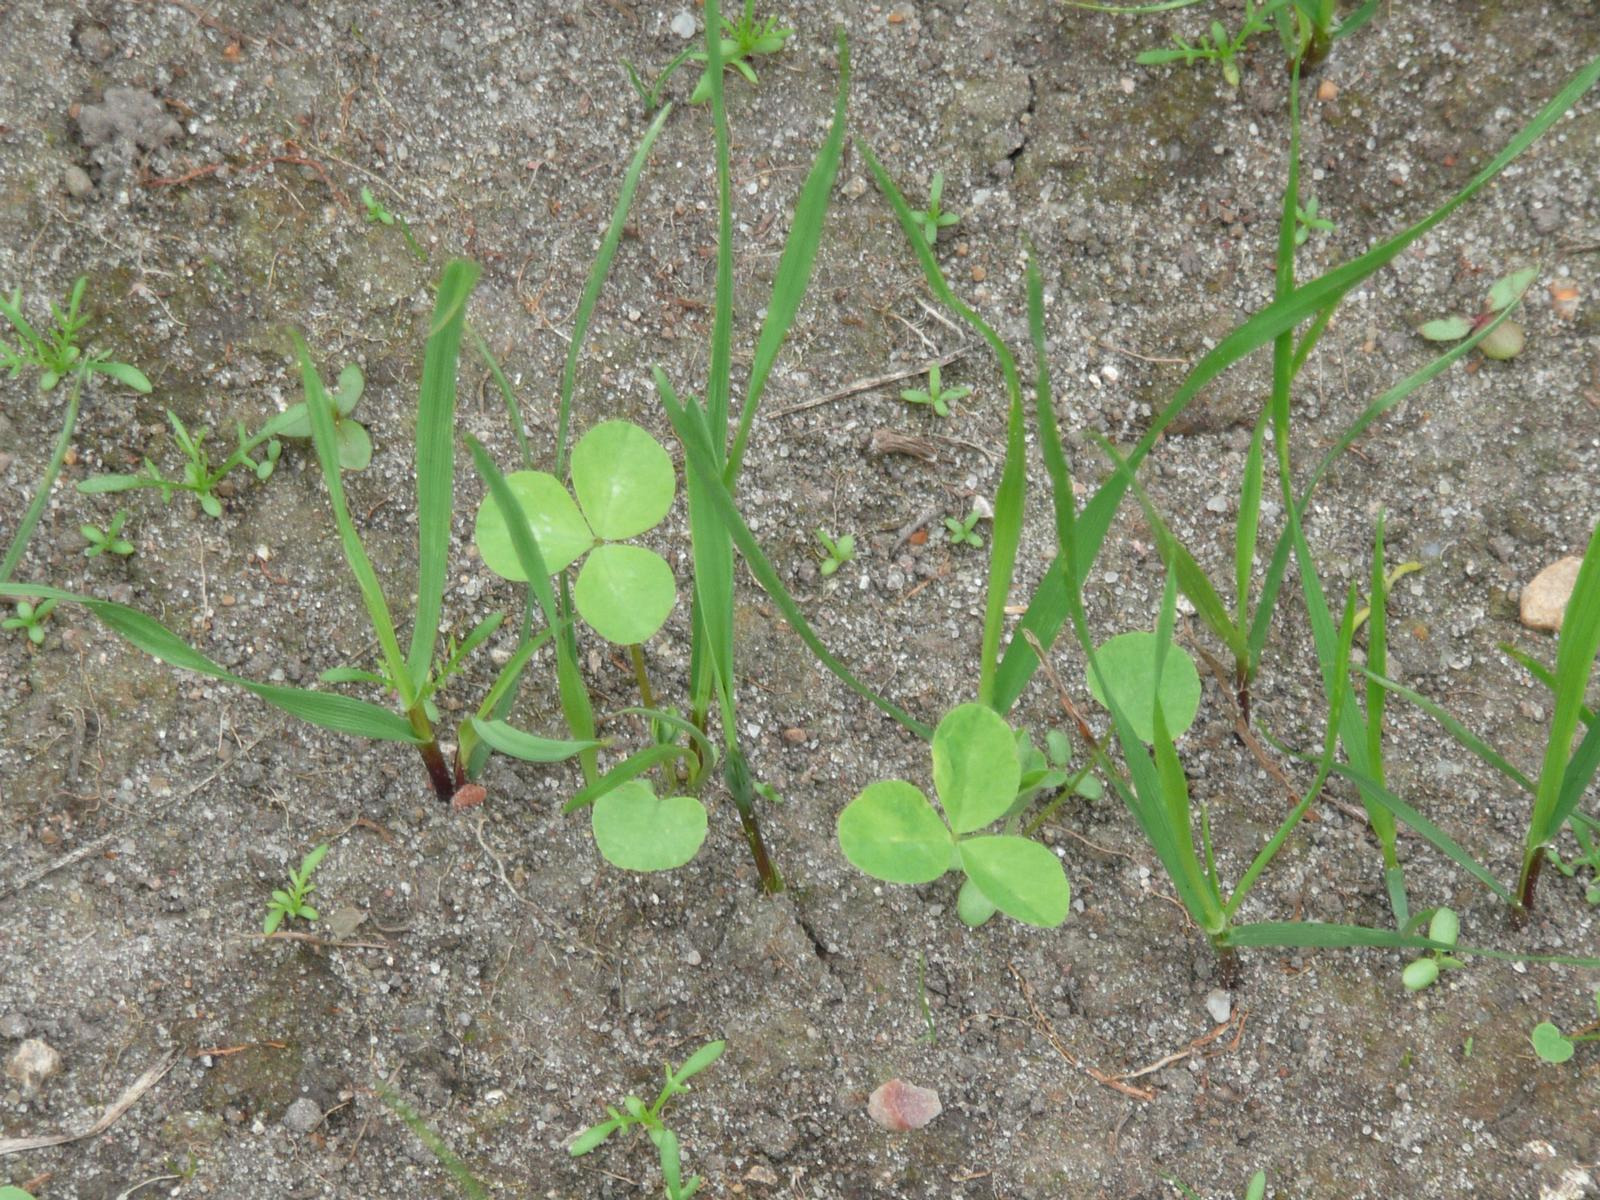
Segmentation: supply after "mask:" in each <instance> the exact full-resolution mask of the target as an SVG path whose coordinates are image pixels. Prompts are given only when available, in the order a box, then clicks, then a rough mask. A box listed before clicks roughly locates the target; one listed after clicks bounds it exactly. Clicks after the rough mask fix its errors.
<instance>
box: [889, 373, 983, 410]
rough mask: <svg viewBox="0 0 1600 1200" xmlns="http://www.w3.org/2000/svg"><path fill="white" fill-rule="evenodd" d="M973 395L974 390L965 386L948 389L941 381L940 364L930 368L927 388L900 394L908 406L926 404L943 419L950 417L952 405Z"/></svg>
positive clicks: (914, 389) (908, 389)
mask: <svg viewBox="0 0 1600 1200" xmlns="http://www.w3.org/2000/svg"><path fill="white" fill-rule="evenodd" d="M970 395H972V389H971V388H970V387H968V386H967V385H965V384H963V385H962V386H960V387H953V388H946V387H944V386H943V385H942V383H941V382H940V379H939V364H938V363H933V364H932V365H930V366H929V367H928V386H927V387H926V388H906V389H905V390H904V391H902V392H901V393H900V399H902V400H904V401H906V403H908V404H926V405H929V406H931V407H932V409H933V411H934V412H935V413H937V414H938V415H939V416H941V417H948V416H949V415H950V404H951V402H952V401H955V400H965V399H966V398H967V397H968V396H970Z"/></svg>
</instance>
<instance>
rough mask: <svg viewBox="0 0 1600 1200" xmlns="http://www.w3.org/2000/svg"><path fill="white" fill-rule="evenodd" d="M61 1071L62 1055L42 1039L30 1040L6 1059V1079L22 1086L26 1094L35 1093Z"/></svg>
mask: <svg viewBox="0 0 1600 1200" xmlns="http://www.w3.org/2000/svg"><path fill="white" fill-rule="evenodd" d="M60 1070H61V1054H60V1053H59V1052H58V1051H57V1050H56V1048H55V1047H54V1046H52V1045H51V1044H50V1043H49V1042H46V1041H43V1040H42V1039H40V1038H29V1039H28V1040H27V1041H25V1042H23V1043H22V1045H20V1046H18V1047H17V1048H16V1049H15V1050H13V1051H12V1052H11V1057H10V1058H8V1059H6V1078H7V1079H10V1080H13V1081H15V1082H16V1083H19V1084H21V1085H22V1090H23V1091H24V1092H32V1091H34V1090H35V1089H37V1088H38V1086H39V1085H40V1084H41V1083H43V1082H44V1081H45V1080H46V1079H49V1078H50V1076H52V1075H54V1074H56V1073H57V1072H58V1071H60Z"/></svg>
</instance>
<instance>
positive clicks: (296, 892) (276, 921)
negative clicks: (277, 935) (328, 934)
mask: <svg viewBox="0 0 1600 1200" xmlns="http://www.w3.org/2000/svg"><path fill="white" fill-rule="evenodd" d="M327 853H328V843H327V842H323V843H322V845H320V846H318V847H317V848H316V849H315V850H313V851H311V853H309V854H307V855H306V856H305V857H304V858H302V859H301V860H300V869H299V870H298V871H297V870H295V869H294V868H293V867H290V868H289V888H288V890H287V891H285V890H284V889H282V888H276V889H274V890H273V893H272V899H271V900H268V901H267V917H266V920H264V921H262V922H261V932H263V933H272V932H274V931H276V930H277V928H278V926H279V925H282V924H283V922H284V919H285V918H286V917H298V918H300V920H302V921H315V920H317V919H318V913H317V910H316V909H314V908H312V907H311V905H309V904H307V903H306V898H307V897H308V896H310V895H311V893H312V892H314V891H316V890H317V885H316V884H314V883H312V882H311V875H312V872H314V871H315V870H316V869H317V864H318V863H320V862H321V861H322V858H323V855H325V854H327Z"/></svg>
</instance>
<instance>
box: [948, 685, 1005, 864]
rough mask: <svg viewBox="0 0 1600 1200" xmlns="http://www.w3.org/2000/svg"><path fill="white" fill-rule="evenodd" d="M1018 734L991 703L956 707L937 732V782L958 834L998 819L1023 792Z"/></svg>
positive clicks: (951, 822) (951, 825)
mask: <svg viewBox="0 0 1600 1200" xmlns="http://www.w3.org/2000/svg"><path fill="white" fill-rule="evenodd" d="M1021 779H1022V768H1021V766H1020V765H1019V764H1018V763H1017V742H1016V735H1015V734H1013V733H1012V732H1011V727H1010V726H1009V725H1007V724H1006V723H1005V719H1004V718H1003V717H1001V716H1000V714H999V713H997V712H995V711H994V709H992V708H990V707H989V706H988V705H986V704H963V705H960V706H959V707H957V708H952V709H951V710H950V711H949V712H947V713H946V714H945V715H944V720H942V721H940V722H939V728H938V729H937V730H935V731H934V735H933V786H934V790H935V791H937V792H938V793H939V803H940V804H941V805H943V806H944V811H945V815H946V816H947V817H949V818H950V828H951V829H953V830H955V831H956V832H957V833H971V832H972V831H973V830H975V829H982V828H983V827H984V826H985V825H987V824H989V823H990V822H991V821H997V820H999V819H1000V817H1002V816H1003V815H1004V814H1005V811H1006V809H1008V808H1010V807H1011V802H1012V801H1013V800H1015V799H1016V797H1017V785H1018V783H1019V782H1021Z"/></svg>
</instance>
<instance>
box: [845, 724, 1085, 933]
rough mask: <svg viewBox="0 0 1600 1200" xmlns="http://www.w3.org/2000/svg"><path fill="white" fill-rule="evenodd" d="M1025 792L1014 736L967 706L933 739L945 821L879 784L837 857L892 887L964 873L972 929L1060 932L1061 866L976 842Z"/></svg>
mask: <svg viewBox="0 0 1600 1200" xmlns="http://www.w3.org/2000/svg"><path fill="white" fill-rule="evenodd" d="M1021 782H1022V767H1021V765H1020V764H1019V763H1018V761H1017V740H1016V735H1015V734H1013V733H1012V731H1011V728H1010V726H1008V725H1007V724H1006V723H1005V720H1004V719H1003V718H1002V717H1001V716H1000V715H999V714H998V713H996V712H995V711H994V710H993V709H992V708H989V707H988V706H987V705H982V704H963V705H961V706H960V707H958V708H953V709H951V710H950V711H949V712H948V713H946V714H945V717H944V720H942V721H940V722H939V728H938V729H937V730H935V731H934V735H933V786H934V790H935V791H936V792H937V793H938V796H939V803H940V805H941V806H942V807H943V809H944V815H943V816H942V817H941V816H940V815H939V812H938V811H937V810H935V809H934V807H933V804H932V803H931V802H930V801H929V800H928V797H927V796H926V795H924V794H923V792H922V789H920V788H918V787H917V786H916V785H915V784H911V783H907V782H906V781H904V780H901V779H886V780H881V781H880V782H878V783H874V784H872V785H871V786H870V787H868V788H867V789H866V790H865V791H863V792H862V793H861V794H860V795H859V796H857V797H856V798H855V799H854V800H852V801H851V802H850V803H849V804H848V805H847V806H846V807H845V810H844V811H843V812H842V813H840V814H839V846H840V849H842V850H843V851H844V856H845V857H846V858H848V859H849V860H850V862H851V863H852V864H853V865H854V866H855V867H856V868H857V869H859V870H861V871H863V872H865V873H866V874H868V875H870V876H872V877H873V878H874V879H882V880H884V881H885V882H887V883H931V882H933V881H934V880H935V879H938V878H939V877H940V876H941V875H943V874H944V873H945V872H946V871H950V870H957V871H961V872H963V873H964V874H965V875H966V883H965V884H964V885H963V887H962V889H961V893H960V897H959V899H958V910H959V912H960V914H961V918H962V920H964V921H966V922H967V923H968V924H972V925H977V924H981V923H982V922H983V921H984V920H986V919H987V918H988V917H989V916H990V915H992V914H993V913H994V912H995V910H996V909H998V910H999V911H1001V912H1003V913H1005V914H1007V915H1008V916H1011V917H1014V918H1016V919H1017V920H1018V921H1021V922H1023V923H1024V924H1028V925H1037V926H1040V927H1042V928H1047V929H1048V928H1054V927H1055V926H1057V925H1059V924H1061V922H1062V921H1064V920H1066V917H1067V903H1068V900H1069V899H1070V897H1071V889H1070V888H1069V887H1068V885H1067V876H1066V872H1065V871H1063V869H1062V867H1061V863H1060V861H1059V860H1058V859H1057V858H1056V856H1055V855H1054V854H1052V853H1051V852H1050V850H1049V848H1048V847H1045V846H1042V845H1040V844H1039V843H1038V842H1034V841H1030V840H1029V839H1028V838H1025V837H1018V836H1015V835H1013V834H1009V833H1007V834H978V831H979V830H981V829H983V828H984V827H985V826H988V825H991V824H993V823H994V822H996V821H998V820H1000V819H1001V818H1002V817H1005V816H1006V815H1007V813H1008V812H1009V811H1010V810H1011V808H1012V805H1013V803H1014V802H1015V800H1016V798H1017V791H1018V788H1019V786H1020V784H1021Z"/></svg>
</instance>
